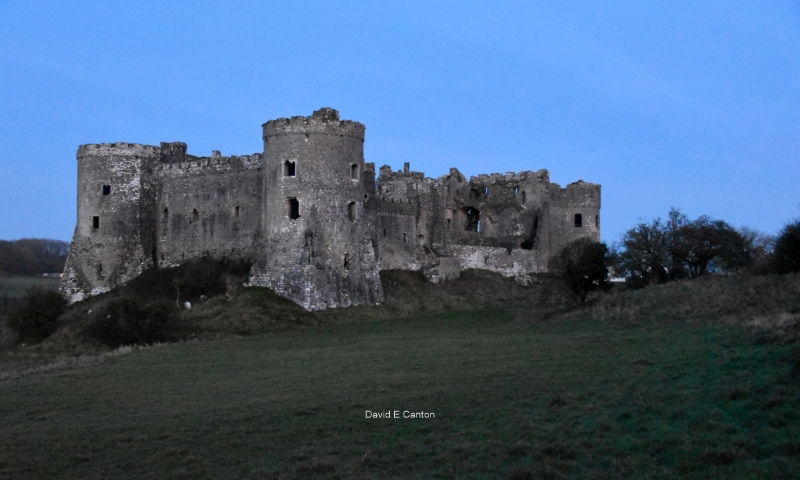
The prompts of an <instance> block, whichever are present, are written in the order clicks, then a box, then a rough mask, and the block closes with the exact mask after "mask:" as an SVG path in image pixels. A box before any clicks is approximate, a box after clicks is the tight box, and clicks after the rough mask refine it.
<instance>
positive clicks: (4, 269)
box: [0, 238, 69, 275]
mask: <svg viewBox="0 0 800 480" xmlns="http://www.w3.org/2000/svg"><path fill="white" fill-rule="evenodd" d="M68 252H69V244H68V243H67V242H62V241H60V240H49V239H44V238H23V239H21V240H12V241H7V240H0V274H7V275H38V274H42V273H60V272H62V271H64V263H65V262H66V261H67V253H68Z"/></svg>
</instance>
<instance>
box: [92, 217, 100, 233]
mask: <svg viewBox="0 0 800 480" xmlns="http://www.w3.org/2000/svg"><path fill="white" fill-rule="evenodd" d="M92 228H94V229H95V230H97V229H98V228H100V217H98V216H94V217H92Z"/></svg>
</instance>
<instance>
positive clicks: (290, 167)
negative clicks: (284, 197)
mask: <svg viewBox="0 0 800 480" xmlns="http://www.w3.org/2000/svg"><path fill="white" fill-rule="evenodd" d="M296 173H297V167H296V166H295V163H294V162H290V161H289V160H286V161H285V162H283V176H284V177H294V176H295V175H296Z"/></svg>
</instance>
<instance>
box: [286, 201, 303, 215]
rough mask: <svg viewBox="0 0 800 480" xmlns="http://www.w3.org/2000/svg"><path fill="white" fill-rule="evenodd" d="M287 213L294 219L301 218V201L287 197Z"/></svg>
mask: <svg viewBox="0 0 800 480" xmlns="http://www.w3.org/2000/svg"><path fill="white" fill-rule="evenodd" d="M286 214H287V215H288V216H289V218H291V219H292V220H294V219H297V218H300V202H298V201H297V199H296V198H287V199H286Z"/></svg>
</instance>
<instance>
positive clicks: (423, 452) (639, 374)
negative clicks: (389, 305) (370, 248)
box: [0, 310, 800, 479]
mask: <svg viewBox="0 0 800 480" xmlns="http://www.w3.org/2000/svg"><path fill="white" fill-rule="evenodd" d="M790 353H791V347H789V346H781V345H776V344H772V343H762V344H757V343H754V342H753V341H752V339H751V337H749V336H748V335H747V334H746V333H745V332H744V331H743V330H741V329H738V328H733V327H722V326H707V325H705V326H704V325H698V324H694V325H689V324H685V323H680V322H663V323H658V324H655V325H653V324H649V325H647V326H642V327H632V326H629V327H624V326H620V325H613V324H608V323H600V322H597V321H593V320H587V319H573V320H569V321H530V320H522V319H519V318H517V317H512V316H511V315H507V314H505V313H503V312H501V311H497V310H492V311H483V312H481V311H473V312H469V313H451V314H438V315H431V316H420V317H416V318H412V319H405V320H381V321H369V322H358V323H349V324H340V325H325V326H314V327H305V328H301V329H299V330H294V331H288V332H280V333H274V334H266V335H259V336H254V337H248V338H237V339H229V340H222V341H210V342H205V343H193V344H192V343H190V344H180V345H168V346H163V347H160V348H151V349H146V350H143V351H139V352H134V353H132V354H129V355H125V356H121V357H118V358H115V359H113V360H110V361H108V362H107V363H104V364H100V365H94V366H87V367H84V368H75V369H70V370H63V371H55V372H51V373H40V374H34V375H30V376H25V377H21V378H16V379H7V380H3V381H0V478H80V479H87V478H96V479H106V478H191V479H197V478H287V477H288V478H376V477H377V478H517V479H524V478H642V479H644V478H647V479H658V478H797V475H798V472H800V418H799V416H800V413H799V412H800V409H798V406H799V405H800V402H799V401H798V398H800V382H798V381H797V380H792V377H791V375H790V371H791V364H790V363H788V362H787V358H788V356H789V355H790ZM1 358H2V357H0V359H1ZM0 361H1V360H0ZM365 410H373V411H385V410H399V411H401V412H402V411H403V410H409V411H429V412H434V413H435V416H436V417H435V418H433V419H426V420H410V419H405V420H404V419H397V420H367V419H365V418H364V416H365Z"/></svg>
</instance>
